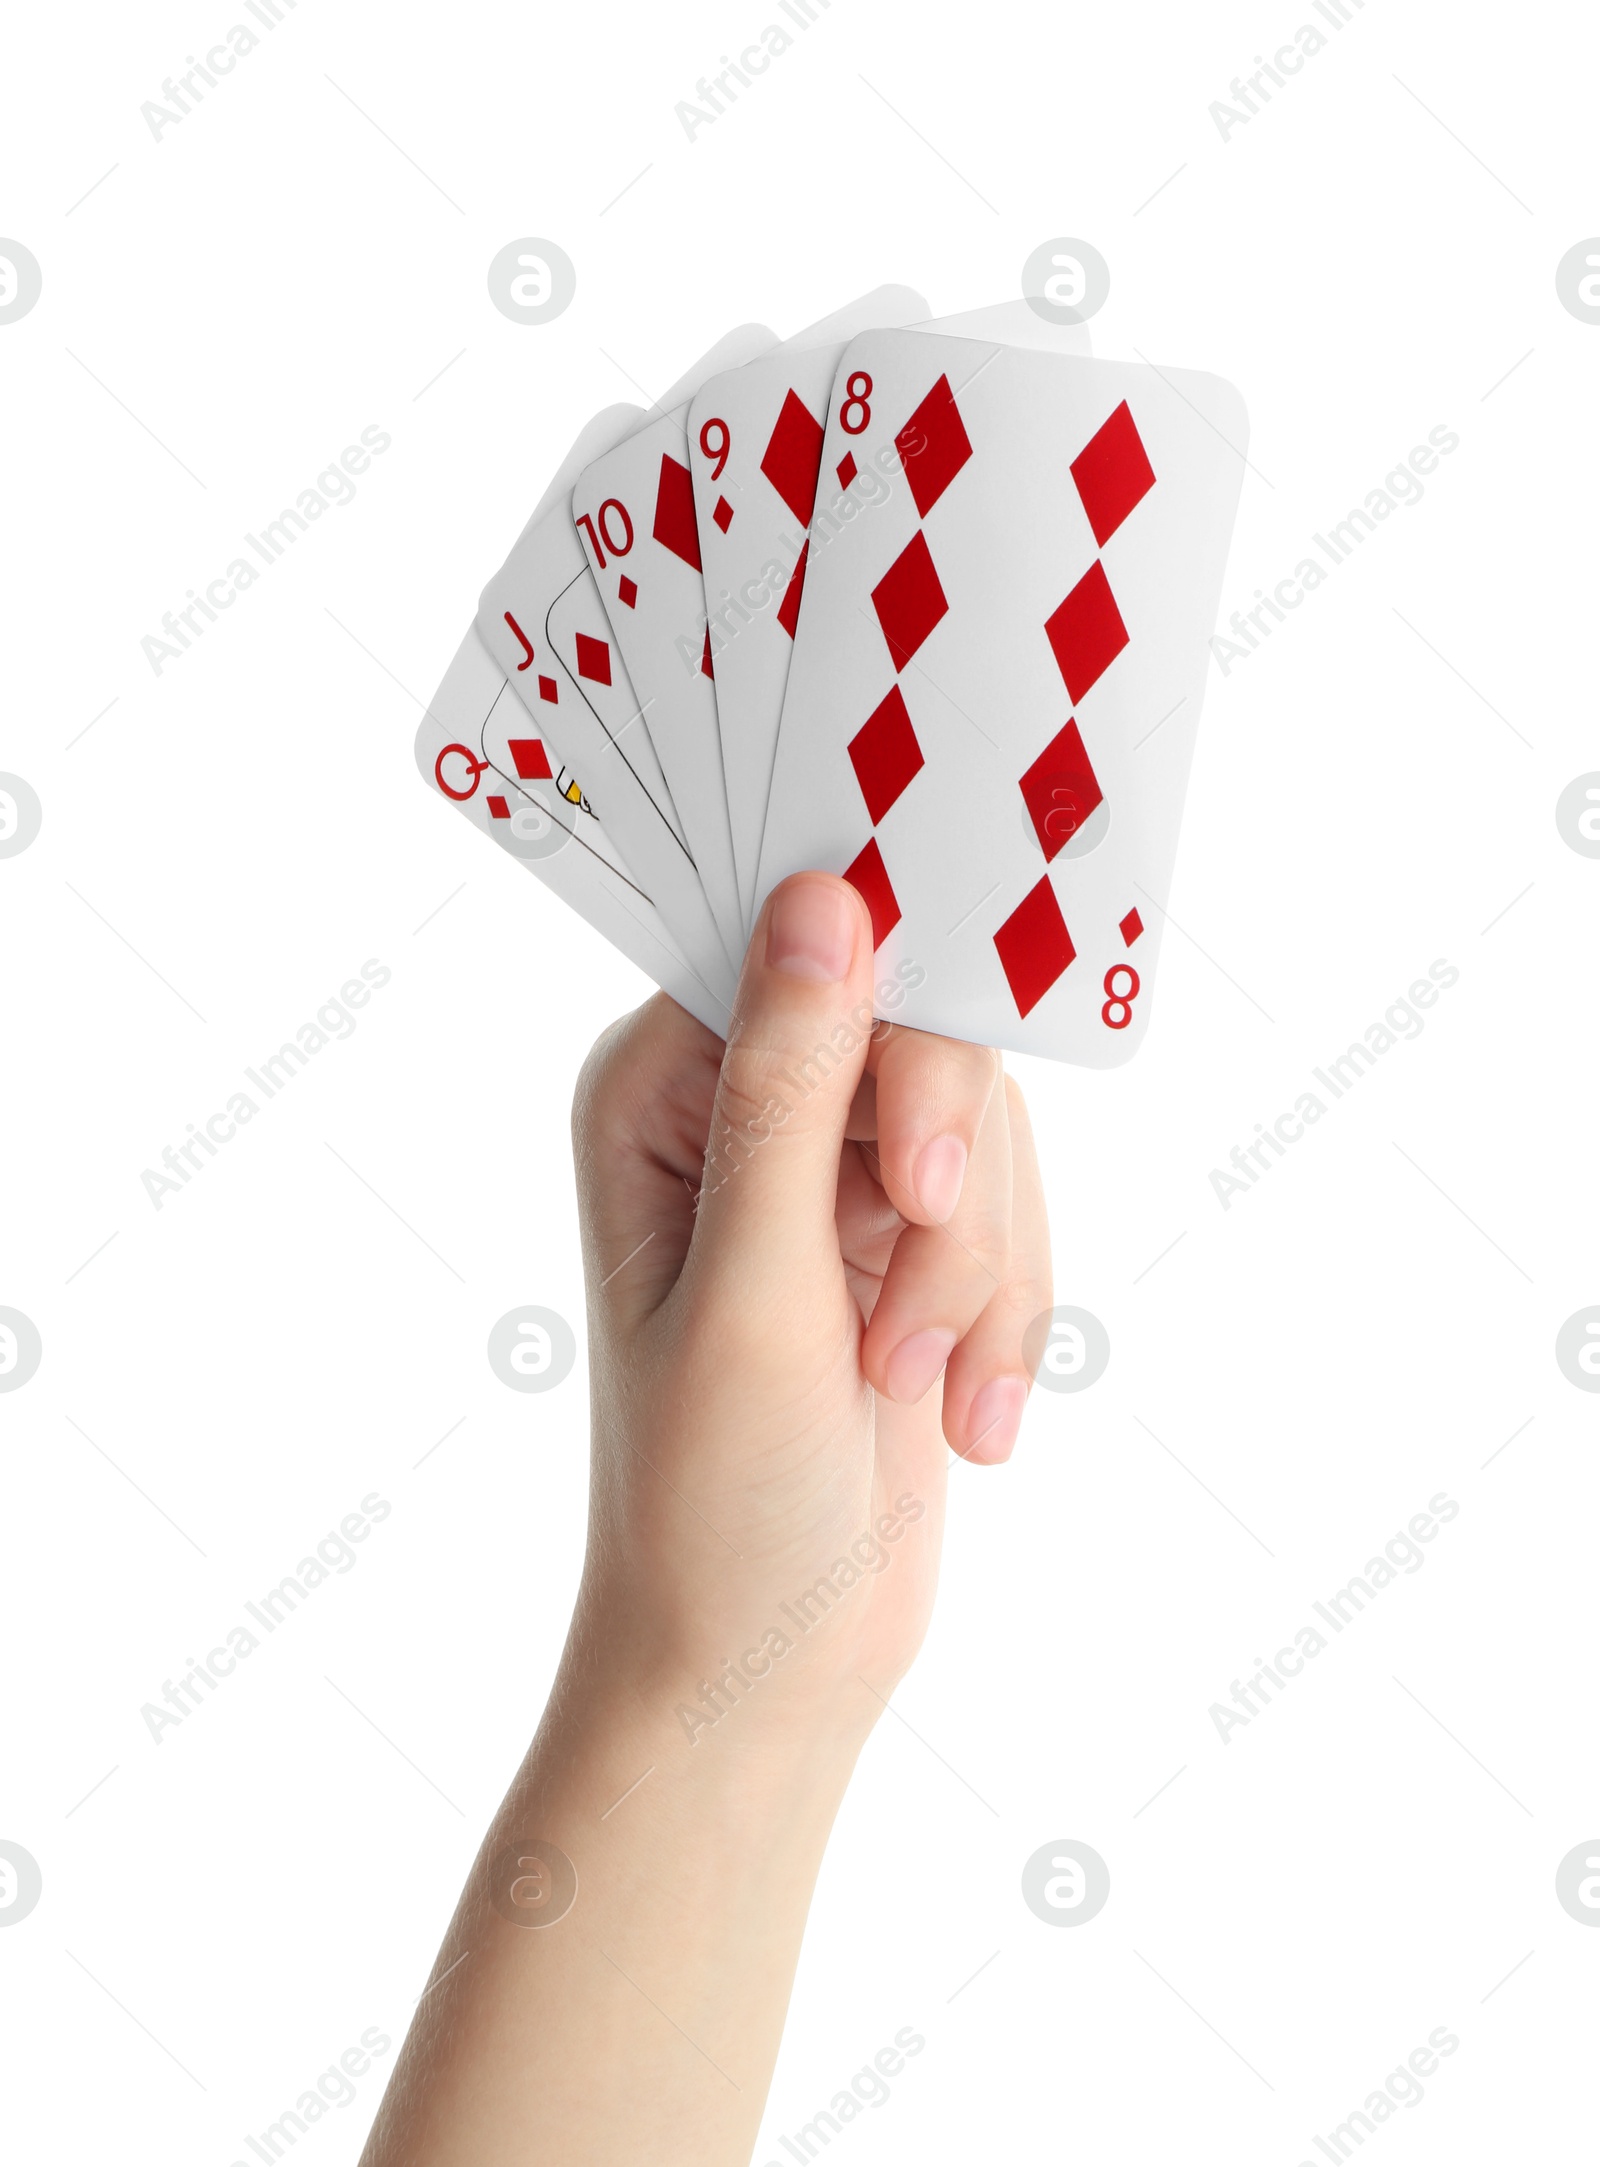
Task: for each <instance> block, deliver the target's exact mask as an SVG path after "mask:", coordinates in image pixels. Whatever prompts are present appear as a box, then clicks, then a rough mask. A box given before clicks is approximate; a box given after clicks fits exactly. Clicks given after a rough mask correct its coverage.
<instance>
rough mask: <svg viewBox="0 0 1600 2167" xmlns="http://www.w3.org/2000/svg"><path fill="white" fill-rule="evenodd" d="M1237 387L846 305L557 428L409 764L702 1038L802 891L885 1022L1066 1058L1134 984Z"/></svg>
mask: <svg viewBox="0 0 1600 2167" xmlns="http://www.w3.org/2000/svg"><path fill="white" fill-rule="evenodd" d="M1245 442H1246V420H1245V414H1244V408H1243V404H1242V402H1241V401H1240V399H1239V396H1238V394H1237V392H1235V391H1234V390H1233V389H1232V387H1231V386H1230V385H1228V384H1225V383H1223V382H1222V381H1220V379H1218V378H1216V377H1214V376H1205V375H1197V374H1195V373H1193V372H1191V371H1188V370H1180V369H1165V368H1159V369H1158V368H1155V367H1152V366H1148V365H1146V366H1137V367H1136V366H1132V365H1129V364H1125V363H1122V362H1114V361H1101V360H1096V359H1093V358H1091V357H1090V355H1089V344H1088V338H1087V334H1086V332H1085V331H1084V329H1083V327H1082V326H1080V325H1074V324H1068V325H1062V326H1058V325H1053V324H1049V323H1046V322H1044V321H1043V320H1042V319H1041V318H1040V317H1039V316H1038V315H1036V314H1035V313H1034V311H1033V310H1032V309H1031V307H1029V306H1028V304H1027V303H1025V302H1020V301H1019V302H1016V303H1014V304H1008V305H1002V306H1000V307H998V308H995V309H987V310H979V311H976V312H974V313H973V314H970V315H966V316H957V317H947V318H943V319H940V320H937V321H933V322H930V321H928V320H927V308H926V304H925V303H924V302H923V301H922V300H921V299H920V298H919V297H918V296H917V295H916V294H914V293H912V292H910V291H908V290H907V289H906V288H904V287H897V286H892V287H883V288H880V289H879V290H878V291H877V292H875V293H872V294H869V295H867V296H866V297H865V299H863V300H861V301H859V302H856V303H854V304H853V305H852V306H851V307H849V308H846V309H842V310H840V311H839V313H838V314H837V315H835V316H830V317H828V318H826V319H824V321H822V322H821V323H819V324H815V325H813V326H812V327H811V328H810V329H809V330H808V331H803V332H800V333H799V334H797V335H796V336H795V337H794V338H792V339H788V340H786V341H782V342H780V341H778V340H776V339H775V338H774V337H773V335H772V333H770V332H769V331H766V330H764V329H762V328H761V327H760V326H758V325H745V326H742V327H741V328H740V329H738V330H736V331H733V332H730V333H729V335H728V336H727V337H726V338H725V339H723V340H722V341H721V342H720V343H719V344H718V345H716V346H714V347H713V348H712V350H711V351H710V353H708V354H707V355H705V356H704V358H703V359H702V360H701V361H700V362H698V363H697V364H696V366H695V367H694V368H693V369H692V370H690V371H689V373H688V375H687V376H685V377H684V378H683V379H682V380H681V381H680V382H679V383H677V384H676V385H674V386H673V388H672V389H671V390H670V391H668V392H666V393H665V394H663V396H662V398H661V400H660V402H659V404H658V405H657V406H656V407H655V408H654V409H652V410H651V411H650V412H649V413H646V412H644V411H643V410H642V409H640V408H638V407H633V406H613V407H608V408H607V409H606V411H605V412H604V413H601V414H597V415H596V416H595V418H594V420H593V421H591V422H590V423H589V425H588V426H587V428H585V429H584V431H583V432H582V434H581V435H580V437H579V438H578V441H577V443H576V444H575V445H574V446H573V448H572V450H571V452H570V453H569V454H568V456H567V459H566V461H565V463H564V465H563V466H562V468H561V470H560V472H559V473H558V474H557V475H556V477H555V479H554V480H553V481H552V482H551V484H550V487H549V488H548V490H547V491H546V492H545V495H544V497H543V499H542V501H541V502H540V504H539V505H538V507H537V508H536V510H535V511H534V514H533V517H532V518H531V519H530V520H529V522H528V524H527V526H526V527H525V528H524V529H523V532H522V534H521V535H520V537H519V538H518V540H517V542H516V545H515V547H514V548H513V549H512V551H511V554H510V555H509V556H508V557H507V559H506V561H505V563H504V565H502V567H501V568H500V570H499V571H498V572H497V573H496V574H495V576H494V578H493V579H491V580H490V582H489V584H488V586H487V587H485V589H484V591H483V596H482V600H481V602H480V605H479V609H478V617H477V622H476V624H475V625H474V626H473V627H472V628H471V629H470V630H469V631H468V633H467V635H466V638H465V639H464V640H463V641H462V643H461V646H460V648H459V650H458V651H457V653H456V657H455V660H454V661H453V662H452V663H451V665H450V669H449V672H448V674H447V675H446V677H445V680H444V683H443V684H442V685H441V686H440V688H439V690H438V692H437V693H436V694H435V695H434V698H433V703H432V706H431V707H430V709H429V711H428V713H427V715H426V716H425V717H424V718H423V722H422V726H421V728H420V729H419V731H418V733H417V760H418V764H419V766H420V768H421V770H422V773H423V776H424V777H425V779H426V780H427V781H428V783H429V784H430V785H431V786H432V787H433V788H434V789H436V790H437V791H438V792H439V793H440V794H441V795H442V796H444V797H446V798H448V799H450V800H452V801H453V802H454V803H455V804H456V805H457V807H458V808H459V809H460V811H461V812H462V813H464V814H465V815H466V816H467V818H468V819H470V820H473V821H475V822H477V823H478V825H479V826H481V827H482V829H483V831H484V832H485V833H486V834H487V835H490V836H492V837H493V838H494V840H495V841H496V842H498V843H499V844H500V845H501V847H502V848H503V849H505V850H507V851H509V852H510V853H511V854H512V855H513V856H514V857H517V858H520V859H521V860H522V861H523V863H524V864H525V865H526V866H527V867H528V870H529V871H530V872H531V873H533V874H534V875H535V876H536V877H537V878H538V879H540V880H542V881H544V882H545V883H546V885H547V886H549V887H551V888H553V889H554V890H555V891H556V893H557V894H558V895H560V896H561V897H562V898H563V899H564V900H565V901H566V902H567V903H569V904H570V905H571V906H572V908H573V909H574V910H576V911H577V912H578V913H579V915H580V916H581V917H583V918H585V919H587V920H588V922H589V924H590V925H592V926H594V927H595V928H596V930H597V931H599V932H600V933H603V934H604V935H605V937H606V938H607V939H608V940H610V941H611V942H613V943H614V944H615V946H616V947H618V948H620V949H621V950H622V952H623V953H624V954H625V955H627V956H629V957H631V958H632V960H633V961H634V962H635V963H637V964H638V965H639V966H640V967H641V968H642V969H643V970H645V971H646V972H648V973H649V975H650V976H651V977H652V978H653V979H654V980H655V981H656V983H657V984H658V985H660V986H662V987H664V988H665V989H666V991H667V992H669V993H670V994H672V995H673V997H674V998H675V999H676V1000H678V1001H679V1002H681V1003H682V1005H683V1006H684V1007H685V1008H687V1009H689V1010H690V1011H691V1013H693V1014H694V1015H696V1016H698V1017H699V1018H700V1020H701V1021H702V1022H703V1023H705V1024H708V1025H709V1026H710V1027H711V1028H712V1029H713V1030H715V1031H717V1032H718V1033H719V1034H725V1033H726V1030H727V1027H728V1022H729V1017H730V1012H731V1003H732V1001H733V997H734V989H735V985H736V981H737V976H738V966H739V960H740V958H741V956H742V955H743V952H744V947H745V943H746V941H747V939H748V937H749V933H750V929H751V927H752V925H753V923H754V921H755V917H756V914H757V912H758V910H759V909H760V906H761V903H762V901H763V899H764V898H765V896H766V895H767V894H768V892H769V891H770V890H771V889H772V888H773V887H774V886H775V885H776V884H777V882H778V881H780V880H782V879H783V878H784V877H785V876H786V875H787V874H790V873H793V872H796V871H799V870H801V869H802V868H808V867H810V868H821V869H822V870H824V871H828V872H834V873H839V874H842V875H843V876H844V878H845V879H846V880H848V881H849V882H851V884H852V885H853V886H854V887H855V888H856V889H857V890H858V891H859V892H860V894H861V896H862V897H863V899H864V901H865V903H866V905H867V908H868V910H869V912H870V914H871V919H872V934H873V942H874V946H875V950H876V954H875V958H874V964H875V968H874V974H873V975H874V980H875V982H876V983H877V985H878V986H879V989H880V1000H882V1001H883V1002H884V1004H885V1006H886V1007H890V1008H892V1012H893V1014H894V1016H895V1018H896V1020H897V1021H899V1022H902V1023H908V1024H912V1025H915V1026H918V1027H920V1028H922V1029H924V1030H929V1031H938V1032H943V1033H945V1034H947V1035H949V1036H952V1037H956V1038H964V1039H972V1040H976V1041H979V1042H980V1043H983V1044H986V1045H992V1046H1005V1047H1014V1048H1017V1049H1019V1050H1020V1051H1023V1052H1028V1053H1041V1054H1047V1055H1050V1056H1052V1057H1054V1058H1055V1059H1058V1060H1066V1061H1076V1062H1081V1063H1084V1064H1086V1065H1088V1066H1091V1067H1096V1068H1102V1067H1109V1066H1111V1065H1112V1064H1114V1063H1116V1062H1119V1061H1122V1060H1125V1059H1126V1058H1127V1056H1128V1055H1129V1054H1130V1053H1131V1052H1132V1050H1133V1048H1134V1046H1135V1045H1136V1044H1137V1043H1138V1041H1139V1039H1140V1038H1141V1037H1142V1036H1143V1033H1144V1030H1145V1028H1146V1026H1147V1024H1148V1022H1149V1013H1150V989H1151V979H1152V976H1153V972H1154V967H1155V960H1156V950H1157V948H1158V947H1159V945H1160V939H1161V927H1162V924H1163V921H1164V918H1165V907H1164V906H1165V902H1166V896H1167V890H1168V886H1169V883H1170V880H1171V877H1172V869H1173V862H1174V857H1175V853H1176V849H1177V839H1178V823H1179V817H1180V814H1181V811H1182V804H1183V793H1184V785H1185V782H1186V779H1187V775H1188V769H1189V761H1190V755H1191V753H1192V750H1193V746H1194V733H1195V725H1196V722H1197V720H1198V718H1199V712H1200V703H1201V698H1202V695H1203V692H1204V687H1205V676H1206V668H1207V663H1208V660H1209V650H1208V645H1207V643H1208V639H1209V636H1210V633H1211V629H1212V624H1213V620H1214V617H1215V612H1216V607H1217V601H1218V596H1219V594H1220V590H1221V583H1222V574H1223V566H1224V561H1225V558H1226V554H1227V546H1228V537H1229V533H1230V531H1231V528H1232V524H1233V515H1234V508H1235V505H1236V503H1237V500H1238V494H1239V484H1240V478H1241V474H1242V471H1243V466H1244V447H1245Z"/></svg>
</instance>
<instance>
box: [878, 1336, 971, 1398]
mask: <svg viewBox="0 0 1600 2167" xmlns="http://www.w3.org/2000/svg"><path fill="white" fill-rule="evenodd" d="M955 1343H956V1335H955V1333H954V1332H947V1331H945V1330H944V1328H943V1327H942V1326H938V1327H936V1328H934V1329H931V1330H929V1331H926V1332H913V1333H912V1334H911V1337H910V1338H909V1339H903V1340H901V1342H900V1344H899V1346H898V1347H896V1349H895V1350H894V1353H893V1354H891V1355H890V1357H889V1360H888V1363H887V1364H886V1366H885V1375H886V1376H887V1378H888V1382H889V1397H890V1399H892V1400H898V1401H899V1402H900V1404H901V1406H902V1407H909V1406H911V1405H912V1404H913V1402H914V1401H916V1400H919V1399H921V1397H922V1395H923V1393H924V1392H926V1391H927V1389H928V1387H929V1386H930V1385H931V1384H932V1383H933V1380H934V1379H935V1377H937V1376H938V1374H939V1372H940V1370H942V1369H943V1368H944V1366H945V1364H946V1362H948V1361H949V1359H950V1350H951V1348H952V1347H953V1346H954V1345H955Z"/></svg>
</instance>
